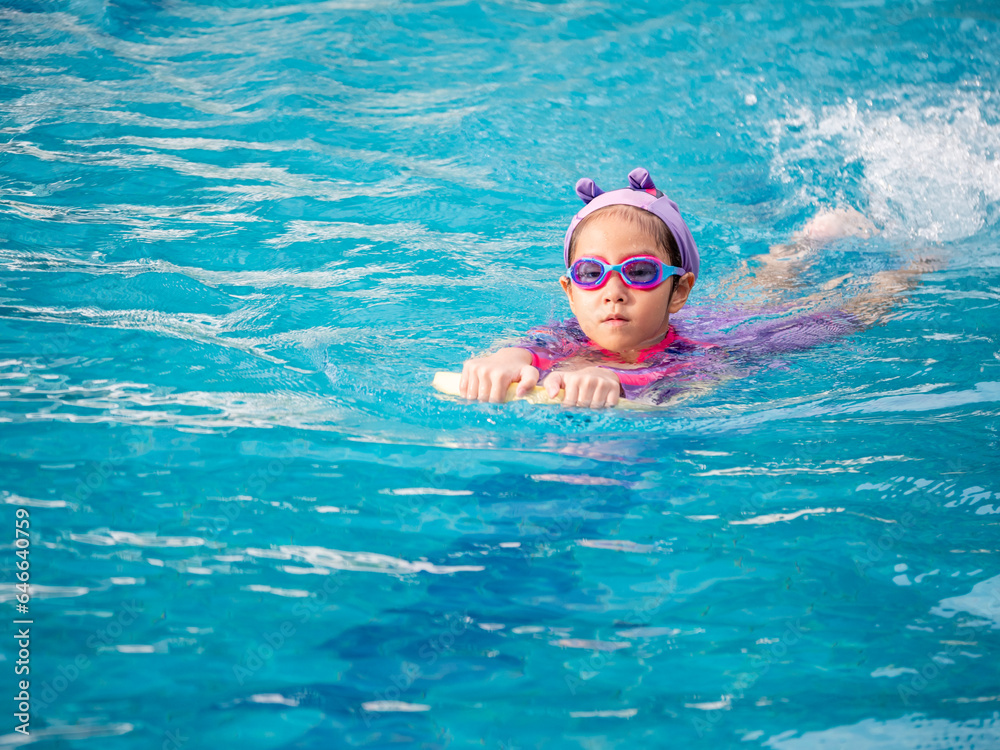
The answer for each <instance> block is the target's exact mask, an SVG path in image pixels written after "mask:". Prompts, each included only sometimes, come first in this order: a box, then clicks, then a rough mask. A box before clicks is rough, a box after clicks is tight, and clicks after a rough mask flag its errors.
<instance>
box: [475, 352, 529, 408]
mask: <svg viewBox="0 0 1000 750" xmlns="http://www.w3.org/2000/svg"><path fill="white" fill-rule="evenodd" d="M513 382H517V383H518V386H517V395H518V396H524V395H525V394H527V393H528V392H529V391H530V390H531V389H532V388H534V387H535V385H536V384H537V383H538V369H537V368H535V367H532V366H531V353H530V352H528V351H527V350H526V349H516V348H508V349H501V350H500V351H498V352H496V353H495V354H491V355H489V356H488V357H476V358H475V359H470V360H468V361H467V362H466V363H465V364H464V365H462V378H461V379H460V380H459V382H458V393H459V395H460V396H461V397H462V398H469V399H478V400H479V401H489V402H490V403H494V404H500V403H503V402H504V400H505V399H506V398H507V386H509V385H510V384H511V383H513Z"/></svg>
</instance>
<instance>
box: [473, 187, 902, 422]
mask: <svg viewBox="0 0 1000 750" xmlns="http://www.w3.org/2000/svg"><path fill="white" fill-rule="evenodd" d="M628 179H629V187H627V188H624V189H621V190H613V191H610V192H607V193H606V192H604V191H602V190H601V189H600V188H599V187H597V185H595V184H594V182H593V180H589V179H582V180H580V181H579V182H578V183H577V185H576V193H577V195H578V196H579V197H580V198H581V199H582V200H583V201H584V203H586V206H585V207H584V208H583V209H581V210H580V211H579V213H577V214H576V216H574V217H573V220H572V222H570V225H569V229H568V230H567V231H566V237H565V240H564V242H563V260H564V262H565V266H566V275H564V276H562V277H561V278H560V280H559V281H560V284H561V285H562V289H563V291H564V292H565V294H566V297H567V300H568V301H569V306H570V309H571V310H572V312H573V315H574V317H573V318H570V319H569V320H567V321H564V322H563V323H560V324H556V325H554V326H548V327H545V328H539V329H536V330H535V331H533V332H532V334H531V335H530V338H529V339H528V340H526V341H524V342H523V343H521V344H520V345H518V346H513V347H505V348H503V349H500V350H499V351H497V352H494V353H493V354H490V355H487V356H482V357H476V358H474V359H470V360H468V361H467V362H466V363H465V364H464V366H463V368H462V376H461V379H460V381H459V393H460V395H461V396H462V397H463V398H467V399H478V400H479V401H490V402H493V403H499V402H501V401H503V400H504V398H505V396H506V394H507V388H508V386H509V385H510V384H511V383H514V382H516V383H517V384H518V385H517V395H518V396H523V395H525V394H526V393H528V392H529V391H530V390H531V389H532V388H534V387H535V385H536V384H537V383H538V382H539V381H540V380H541V384H542V386H543V387H544V388H545V389H546V391H547V392H548V395H549V396H550V397H551V398H555V397H556V396H557V394H558V393H559V391H560V390H561V389H564V390H565V394H564V396H563V399H562V403H563V405H564V406H581V407H590V408H594V409H599V408H603V407H610V406H614V405H616V404H617V403H618V400H619V399H621V398H630V399H634V398H644V399H645V400H652V401H654V402H662V401H663V400H665V398H669V396H670V395H672V391H670V390H669V389H668V390H666V391H664V390H663V389H662V388H659V389H657V390H656V392H655V394H654V396H655V397H654V398H652V399H649V398H646V397H647V396H648V395H649V394H650V392H651V391H652V390H654V388H655V386H656V385H657V384H658V383H662V381H664V379H678V378H679V379H683V378H684V376H685V375H686V372H685V371H687V370H690V369H691V368H692V366H693V365H695V364H699V365H702V366H701V367H698V368H697V370H699V371H703V369H704V365H705V364H706V359H705V358H706V357H707V358H708V359H707V362H712V361H715V360H718V359H719V357H720V356H722V357H724V356H725V352H726V350H729V349H731V348H732V347H733V346H734V345H741V346H745V345H748V344H749V345H751V346H752V347H753V348H754V349H756V350H757V351H758V352H769V353H773V352H778V351H787V350H790V349H799V348H804V347H807V346H813V345H815V344H817V343H820V342H822V341H824V340H828V339H830V338H832V337H834V336H842V335H844V334H846V333H850V332H853V331H857V330H859V329H861V328H863V327H865V326H866V325H870V324H871V323H873V322H874V320H875V318H877V314H878V312H879V310H880V309H881V308H882V307H884V305H885V304H887V302H888V300H889V299H890V298H891V297H892V295H893V294H895V292H897V291H899V290H900V289H905V288H909V287H910V286H912V285H913V283H915V282H913V280H912V277H913V276H914V274H915V272H914V271H912V270H911V269H905V270H903V271H895V272H881V273H879V274H875V276H874V277H873V279H872V281H873V284H872V288H871V291H869V292H868V293H867V294H864V295H861V296H858V297H855V298H853V299H852V300H851V301H850V303H849V304H848V306H847V307H846V308H842V309H841V310H840V311H835V312H826V313H814V314H810V315H799V316H796V317H792V318H787V317H785V318H781V319H779V320H771V321H764V322H757V323H753V324H750V325H743V326H742V327H741V326H740V325H739V324H740V322H741V320H740V318H743V319H745V318H746V316H745V315H743V316H738V317H737V318H728V319H727V318H722V317H720V316H718V315H716V316H711V317H709V318H705V319H701V320H699V321H697V323H696V324H695V325H693V326H689V327H691V328H692V329H695V328H701V329H703V330H702V331H701V332H700V333H698V332H697V331H695V330H692V331H688V330H686V329H685V331H684V332H683V334H682V333H681V332H679V331H678V330H676V329H675V327H674V326H673V325H672V324H671V320H670V316H671V315H674V314H675V313H677V312H678V311H679V310H680V309H681V308H683V307H684V305H685V303H687V301H688V298H689V296H690V294H691V290H692V288H693V287H694V284H695V282H696V281H697V279H698V268H699V257H698V249H697V246H696V245H695V242H694V238H693V237H692V235H691V231H690V230H689V229H688V226H687V224H686V223H685V222H684V219H683V218H682V217H681V214H680V212H679V210H678V208H677V204H676V203H675V202H674V201H672V200H670V199H669V198H668V197H666V196H665V195H663V193H661V192H660V191H659V190H657V189H656V186H655V185H654V184H653V181H652V179H651V178H650V176H649V173H648V172H647V171H646V170H645V169H642V168H637V169H634V170H632V172H631V173H629V176H628ZM874 229H875V228H874V226H873V225H872V224H871V222H869V221H868V220H867V219H865V218H864V217H863V216H862V215H861V214H859V213H858V212H857V211H854V210H852V209H847V210H839V211H832V212H825V213H822V214H820V215H818V216H816V217H814V219H813V220H812V221H810V222H809V224H808V225H807V226H806V228H805V229H804V230H803V231H802V232H800V233H798V234H797V235H796V236H795V237H794V238H793V240H794V241H793V243H792V244H791V245H779V246H775V247H773V248H771V251H770V253H769V254H768V255H765V256H761V257H758V258H757V260H760V261H761V266H760V267H759V268H758V269H757V271H756V273H755V278H756V282H757V286H758V289H757V291H758V292H763V293H764V294H765V296H772V295H774V294H775V293H777V292H778V291H779V290H780V289H781V288H782V287H787V286H788V284H789V282H790V280H791V279H793V278H794V275H793V274H790V273H788V272H787V271H786V269H788V268H790V267H794V264H795V263H796V262H798V261H801V260H802V259H803V257H804V256H805V254H806V253H807V252H808V251H809V250H810V249H811V248H813V247H815V246H816V245H818V244H821V243H824V242H828V241H830V240H832V239H835V238H837V237H844V236H851V235H853V236H860V237H870V236H871V235H872V234H873V233H874ZM744 270H746V269H744ZM849 275H850V274H848V276H849ZM844 278H846V277H844ZM840 280H843V279H840ZM840 280H838V281H840ZM787 307H788V306H787V305H786V306H785V308H787ZM782 311H783V308H782V307H781V306H779V307H775V308H772V309H771V312H782ZM699 324H700V325H699ZM734 325H735V326H736V330H735V331H733V330H732V328H733V326H734ZM723 329H726V330H725V332H723ZM685 334H686V335H685ZM692 336H694V337H692Z"/></svg>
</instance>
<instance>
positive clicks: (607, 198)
mask: <svg viewBox="0 0 1000 750" xmlns="http://www.w3.org/2000/svg"><path fill="white" fill-rule="evenodd" d="M628 182H629V187H627V188H622V189H621V190H612V191H611V192H610V193H605V192H604V191H603V190H601V189H600V188H599V187H597V185H595V184H594V181H593V180H591V179H589V178H586V177H584V178H583V179H581V180H579V181H578V182H577V183H576V194H577V195H578V196H580V199H581V200H583V202H584V203H586V204H587V205H586V206H584V207H583V208H581V209H580V211H579V212H578V213H577V215H576V216H574V217H573V221H571V222H570V223H569V229H567V230H566V239H565V241H564V242H563V263H565V265H566V267H567V268H569V243H570V240H571V239H572V238H573V230H575V229H576V227H577V225H578V224H579V223H580V222H581V221H583V219H585V218H586V217H587V216H589V215H590V214H592V213H594V211H596V210H598V209H599V208H604V207H605V206H636V207H637V208H643V209H645V210H647V211H649V212H650V213H651V214H653V215H654V216H658V217H659V218H660V219H661V220H662V221H663V223H664V224H666V225H667V227H669V229H670V232H671V233H672V234H673V235H674V239H675V240H676V241H677V248H678V249H679V250H680V251H681V267H682V268H683V269H684V270H685V271H689V272H690V273H693V274H694V275H695V278H697V277H698V248H697V246H696V245H695V244H694V237H692V236H691V230H690V229H688V225H687V224H685V223H684V219H682V218H681V213H680V210H679V209H678V208H677V204H676V203H674V202H673V201H672V200H670V199H669V198H668V197H667V196H665V195H664V194H663V193H661V192H660V191H659V190H657V189H656V185H654V184H653V180H652V178H650V176H649V172H647V171H646V170H645V169H643V168H642V167H636V168H635V169H633V170H632V171H631V172H629V173H628Z"/></svg>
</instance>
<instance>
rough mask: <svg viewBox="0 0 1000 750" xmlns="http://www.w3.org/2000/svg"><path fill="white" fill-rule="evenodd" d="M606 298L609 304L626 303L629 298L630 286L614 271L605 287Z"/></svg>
mask: <svg viewBox="0 0 1000 750" xmlns="http://www.w3.org/2000/svg"><path fill="white" fill-rule="evenodd" d="M604 296H605V298H606V299H607V300H608V301H609V302H624V301H625V298H626V297H627V296H628V285H627V284H626V283H625V282H624V281H623V280H622V277H621V276H619V275H618V274H617V273H615V272H613V271H612V272H611V274H610V276H609V278H608V281H607V283H606V284H605V285H604Z"/></svg>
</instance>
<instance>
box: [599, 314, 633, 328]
mask: <svg viewBox="0 0 1000 750" xmlns="http://www.w3.org/2000/svg"><path fill="white" fill-rule="evenodd" d="M604 323H605V324H606V325H609V326H612V327H614V328H617V327H618V326H623V325H625V324H626V323H628V318H624V317H622V316H621V315H609V316H608V317H606V318H605V319H604Z"/></svg>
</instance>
